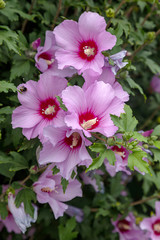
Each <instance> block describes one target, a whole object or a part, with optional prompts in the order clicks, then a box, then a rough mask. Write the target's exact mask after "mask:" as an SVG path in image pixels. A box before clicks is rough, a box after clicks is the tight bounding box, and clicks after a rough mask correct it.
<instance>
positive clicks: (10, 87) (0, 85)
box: [0, 81, 17, 93]
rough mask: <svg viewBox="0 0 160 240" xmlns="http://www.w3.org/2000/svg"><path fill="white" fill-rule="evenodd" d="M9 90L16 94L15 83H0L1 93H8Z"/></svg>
mask: <svg viewBox="0 0 160 240" xmlns="http://www.w3.org/2000/svg"><path fill="white" fill-rule="evenodd" d="M9 90H11V91H13V92H16V91H17V88H16V87H15V86H14V84H13V83H9V82H6V81H0V92H5V93H8V92H9Z"/></svg>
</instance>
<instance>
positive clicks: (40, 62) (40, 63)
mask: <svg viewBox="0 0 160 240" xmlns="http://www.w3.org/2000/svg"><path fill="white" fill-rule="evenodd" d="M36 44H37V45H36ZM38 44H39V45H38ZM35 45H36V46H38V47H37V54H36V55H35V61H36V67H37V68H38V69H39V70H40V71H41V72H46V71H50V72H51V73H52V75H56V76H59V77H71V76H72V75H73V74H74V73H76V70H75V69H74V68H73V67H72V68H71V67H68V68H65V69H64V70H60V69H58V64H57V60H56V59H55V51H56V49H57V46H56V43H55V36H54V34H53V32H52V31H46V39H45V43H44V46H43V47H42V46H40V41H38V43H37V41H35V42H34V44H33V46H35Z"/></svg>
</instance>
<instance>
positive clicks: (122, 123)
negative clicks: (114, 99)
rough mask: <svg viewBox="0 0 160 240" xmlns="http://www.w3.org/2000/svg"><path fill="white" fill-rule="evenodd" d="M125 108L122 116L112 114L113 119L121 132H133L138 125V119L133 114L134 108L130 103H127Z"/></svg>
mask: <svg viewBox="0 0 160 240" xmlns="http://www.w3.org/2000/svg"><path fill="white" fill-rule="evenodd" d="M124 110H125V113H121V115H120V117H117V116H115V115H111V119H112V121H113V123H114V124H115V125H116V126H117V127H118V128H119V130H120V131H121V132H132V131H134V129H135V127H136V126H137V124H138V121H137V119H136V118H135V117H133V116H132V110H131V108H130V107H129V106H128V105H126V104H125V106H124Z"/></svg>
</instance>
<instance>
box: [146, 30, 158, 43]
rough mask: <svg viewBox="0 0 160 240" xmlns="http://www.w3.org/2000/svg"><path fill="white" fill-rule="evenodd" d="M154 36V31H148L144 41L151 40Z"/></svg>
mask: <svg viewBox="0 0 160 240" xmlns="http://www.w3.org/2000/svg"><path fill="white" fill-rule="evenodd" d="M155 37H156V33H155V32H148V33H147V36H146V41H147V42H152V41H153V40H154V39H155Z"/></svg>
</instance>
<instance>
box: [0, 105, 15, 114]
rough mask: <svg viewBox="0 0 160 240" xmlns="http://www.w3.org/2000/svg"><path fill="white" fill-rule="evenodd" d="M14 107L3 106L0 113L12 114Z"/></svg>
mask: <svg viewBox="0 0 160 240" xmlns="http://www.w3.org/2000/svg"><path fill="white" fill-rule="evenodd" d="M13 110H14V108H11V107H9V106H7V107H3V108H1V109H0V114H12V112H13Z"/></svg>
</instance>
